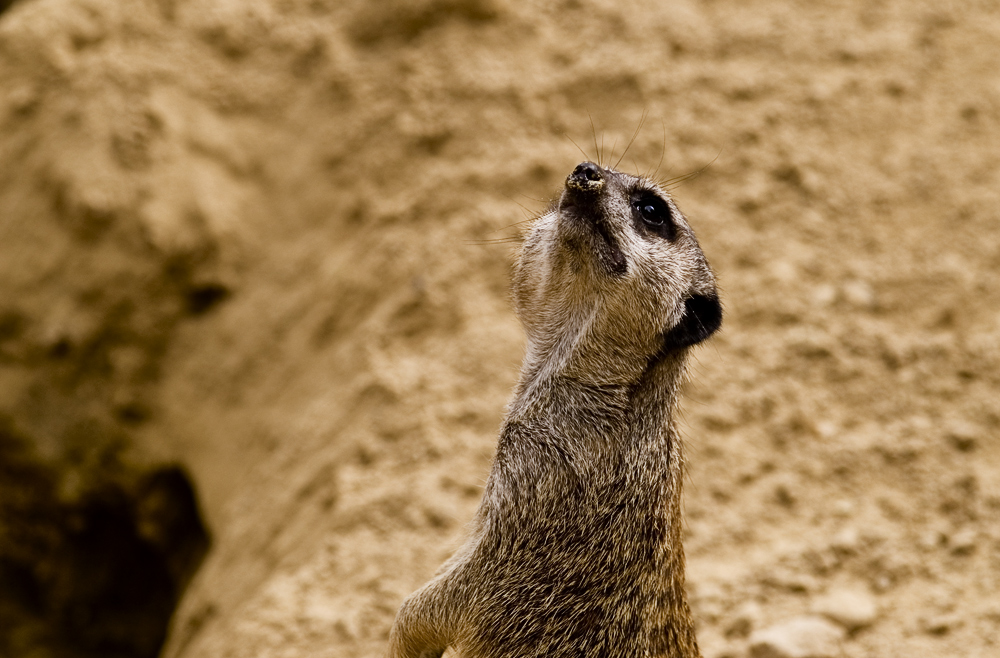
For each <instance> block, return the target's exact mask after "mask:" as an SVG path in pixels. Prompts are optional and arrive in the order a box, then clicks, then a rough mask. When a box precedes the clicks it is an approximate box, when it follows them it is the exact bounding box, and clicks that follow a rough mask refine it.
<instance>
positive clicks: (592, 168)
mask: <svg viewBox="0 0 1000 658" xmlns="http://www.w3.org/2000/svg"><path fill="white" fill-rule="evenodd" d="M566 187H567V188H569V189H573V190H577V191H580V192H598V191H600V190H601V188H603V187H604V170H602V169H601V168H600V167H598V166H597V165H595V164H594V163H593V162H581V163H580V164H578V165H577V166H576V169H574V170H573V173H572V174H570V175H569V177H567V178H566Z"/></svg>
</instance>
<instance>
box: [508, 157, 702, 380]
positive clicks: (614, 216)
mask: <svg viewBox="0 0 1000 658" xmlns="http://www.w3.org/2000/svg"><path fill="white" fill-rule="evenodd" d="M603 171H604V174H605V177H606V183H605V185H604V188H603V189H602V191H601V193H600V197H599V198H598V200H597V202H596V204H595V205H594V207H593V208H589V209H588V211H587V212H586V213H581V212H579V211H578V209H577V208H576V207H573V206H572V205H569V204H567V202H566V196H567V195H566V194H565V193H564V194H563V197H562V198H561V199H560V200H559V202H557V204H555V206H554V207H553V208H552V209H551V210H549V211H548V212H546V213H545V214H543V215H542V216H541V217H539V218H538V219H537V220H536V221H535V223H534V225H533V226H532V227H531V229H530V232H529V235H528V236H527V239H526V240H525V242H524V244H525V246H524V248H523V250H522V252H521V254H520V258H519V259H518V262H517V265H516V267H515V272H514V285H513V298H514V307H515V310H516V312H517V314H518V317H519V318H520V320H521V322H522V324H523V326H524V329H525V332H526V334H527V337H528V355H527V360H526V365H528V367H529V368H536V369H538V370H545V371H550V372H551V373H553V374H554V372H556V371H559V372H561V373H563V374H564V375H565V376H569V377H573V378H575V379H579V380H581V381H586V382H590V383H595V384H600V383H605V384H607V383H627V382H629V381H634V378H635V377H637V376H638V375H639V374H640V373H641V372H642V370H643V369H644V368H645V366H646V364H647V362H648V360H649V359H650V358H651V357H652V356H653V355H655V354H656V353H657V351H658V350H659V349H660V345H661V343H662V339H663V336H664V335H665V333H666V332H667V331H669V330H670V329H671V328H673V327H674V326H675V325H677V324H678V322H680V320H681V317H682V315H683V313H684V301H685V300H686V299H688V298H689V297H691V296H692V295H714V294H715V280H714V277H713V275H712V272H711V270H710V269H709V267H708V264H707V263H706V262H705V258H704V255H703V254H702V251H701V249H700V247H699V246H698V242H697V240H696V239H695V237H694V233H693V232H692V231H691V228H690V226H689V225H688V223H687V220H686V219H685V218H684V216H683V215H682V214H681V212H680V210H679V209H678V208H677V206H676V205H675V204H674V202H673V200H672V199H671V198H670V196H669V195H668V194H667V193H666V191H664V190H663V189H662V188H660V187H659V186H657V185H656V184H655V183H653V182H651V181H648V180H646V179H643V178H638V177H635V176H631V175H629V174H624V173H621V172H618V171H615V170H611V169H607V170H603ZM643 194H652V195H655V196H658V197H660V198H661V199H663V200H664V201H665V202H666V203H667V205H668V207H669V208H670V210H671V215H672V218H673V221H674V224H675V226H676V233H675V236H674V239H673V240H668V239H667V238H665V237H662V236H660V235H656V234H654V233H652V232H650V231H649V230H647V229H645V228H644V226H643V224H642V221H641V219H639V218H638V216H637V211H636V210H635V209H634V208H633V205H632V202H633V200H634V199H635V198H637V197H638V196H640V195H643ZM584 214H586V215H587V216H582V215H584ZM598 225H600V226H602V227H603V230H604V231H605V232H606V233H605V235H606V236H608V237H610V241H608V240H606V239H605V238H603V237H602V236H601V234H600V231H598V230H597V228H596V227H597V226H598ZM609 242H610V243H613V244H614V245H616V246H617V249H618V251H619V252H620V255H621V256H622V257H624V266H625V271H624V273H620V274H619V273H615V272H612V271H610V270H609V268H608V266H607V262H606V261H607V258H606V257H602V254H605V253H606V252H608V250H609V247H608V243H609ZM539 374H541V373H539Z"/></svg>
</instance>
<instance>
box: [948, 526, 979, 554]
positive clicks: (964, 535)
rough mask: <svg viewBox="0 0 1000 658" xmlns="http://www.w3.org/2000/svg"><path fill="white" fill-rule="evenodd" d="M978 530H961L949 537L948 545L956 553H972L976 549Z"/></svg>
mask: <svg viewBox="0 0 1000 658" xmlns="http://www.w3.org/2000/svg"><path fill="white" fill-rule="evenodd" d="M976 535H977V533H976V531H975V529H974V528H966V529H965V530H959V531H958V532H956V533H955V534H954V535H952V536H951V537H950V538H949V541H948V545H949V546H950V548H951V552H952V554H954V555H971V554H972V552H973V551H975V550H976Z"/></svg>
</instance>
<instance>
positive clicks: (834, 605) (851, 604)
mask: <svg viewBox="0 0 1000 658" xmlns="http://www.w3.org/2000/svg"><path fill="white" fill-rule="evenodd" d="M812 610H813V612H815V613H817V614H820V615H823V616H824V617H827V618H828V619H831V620H833V621H835V622H837V623H838V624H840V625H841V626H843V627H844V628H845V629H846V630H847V631H849V632H853V631H856V630H858V629H860V628H864V627H865V626H870V625H871V624H872V622H874V621H875V617H876V616H877V615H878V606H877V605H876V603H875V598H874V597H873V596H872V595H871V594H869V593H868V592H866V591H865V590H863V589H847V588H843V589H833V590H830V591H829V592H827V593H826V594H825V595H824V596H821V597H820V598H818V599H817V600H816V601H815V603H813V606H812Z"/></svg>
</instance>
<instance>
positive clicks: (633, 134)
mask: <svg viewBox="0 0 1000 658" xmlns="http://www.w3.org/2000/svg"><path fill="white" fill-rule="evenodd" d="M646 116H647V113H646V110H643V111H642V116H640V117H639V125H638V126H636V127H635V132H634V133H632V139H630V140H628V144H626V145H625V150H624V151H623V152H622V155H621V157H620V158H618V162H616V163H615V166H614V169H617V168H618V165H619V164H621V161H622V159H623V158H624V157H625V154H626V153H628V150H629V149H630V148H632V144H633V142H635V138H636V137H638V136H639V131H640V130H642V124H644V123H645V122H646ZM636 173H637V174H638V173H639V171H638V167H637V168H636Z"/></svg>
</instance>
